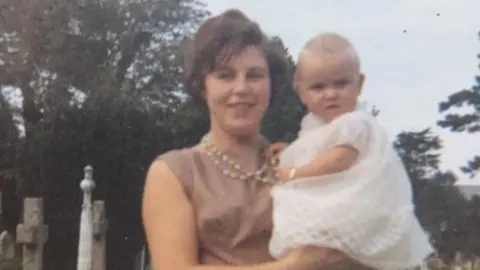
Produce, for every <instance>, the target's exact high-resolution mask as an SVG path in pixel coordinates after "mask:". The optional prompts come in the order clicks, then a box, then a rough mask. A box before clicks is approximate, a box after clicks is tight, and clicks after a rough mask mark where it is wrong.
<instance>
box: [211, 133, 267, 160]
mask: <svg viewBox="0 0 480 270" xmlns="http://www.w3.org/2000/svg"><path fill="white" fill-rule="evenodd" d="M207 136H208V140H209V142H210V143H212V144H213V145H215V148H217V149H218V150H220V151H222V152H225V153H227V154H228V155H230V156H231V157H232V158H235V159H237V160H238V161H240V162H241V161H253V160H255V161H256V162H254V163H257V161H258V158H259V150H260V149H262V147H263V146H264V141H263V138H262V136H261V135H260V134H258V133H256V134H252V135H249V136H233V135H231V134H228V133H226V132H224V131H223V130H220V129H216V128H214V127H212V128H211V129H210V132H209V133H208V134H207ZM252 159H253V160H252ZM242 163H243V162H242Z"/></svg>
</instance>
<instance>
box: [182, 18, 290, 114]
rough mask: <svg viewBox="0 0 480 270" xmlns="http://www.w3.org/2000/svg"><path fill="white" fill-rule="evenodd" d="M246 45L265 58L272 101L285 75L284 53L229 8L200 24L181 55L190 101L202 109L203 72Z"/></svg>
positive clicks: (203, 102) (286, 70)
mask: <svg viewBox="0 0 480 270" xmlns="http://www.w3.org/2000/svg"><path fill="white" fill-rule="evenodd" d="M248 46H256V47H258V48H259V49H260V50H261V51H262V52H263V53H264V55H265V57H266V60H267V63H268V69H269V73H270V80H271V87H272V95H271V96H272V98H273V97H274V96H275V94H276V93H278V92H279V91H281V90H282V89H283V87H284V86H285V84H286V82H287V75H288V69H287V68H288V65H287V61H286V59H285V51H283V48H279V46H278V44H275V43H274V42H270V41H269V39H268V37H267V36H266V35H265V34H264V33H263V32H262V30H261V29H260V27H259V26H258V24H257V23H255V22H254V21H252V20H250V19H249V18H248V17H247V16H245V15H244V14H243V13H242V12H241V11H239V10H236V9H230V10H227V11H225V12H224V13H222V14H220V15H217V16H214V17H211V18H209V19H207V20H206V21H205V22H203V23H202V24H201V25H200V27H199V29H198V31H197V33H196V34H195V36H194V38H193V40H192V41H191V42H189V43H188V44H187V46H186V50H185V51H184V55H183V57H184V60H183V62H184V63H183V70H184V76H185V88H186V90H187V92H188V93H189V94H190V96H191V97H192V99H193V101H195V102H196V103H197V104H198V105H201V106H202V107H203V106H205V105H206V104H205V100H204V98H203V93H204V90H205V87H204V81H205V76H206V75H207V73H209V72H211V71H212V70H213V69H215V68H216V67H217V66H218V65H219V64H221V63H225V62H226V61H228V60H229V59H230V58H231V57H232V56H234V55H235V54H237V53H239V52H240V51H242V50H243V49H244V48H246V47H248ZM272 98H271V99H272Z"/></svg>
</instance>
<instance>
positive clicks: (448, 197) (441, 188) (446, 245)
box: [394, 128, 473, 260]
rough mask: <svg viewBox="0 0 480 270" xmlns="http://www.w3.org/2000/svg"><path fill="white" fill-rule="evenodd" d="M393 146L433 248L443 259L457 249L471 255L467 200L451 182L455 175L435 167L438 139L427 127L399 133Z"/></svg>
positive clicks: (437, 162) (417, 212)
mask: <svg viewBox="0 0 480 270" xmlns="http://www.w3.org/2000/svg"><path fill="white" fill-rule="evenodd" d="M394 148H395V149H396V150H397V152H398V154H399V156H400V158H401V159H402V161H403V163H404V165H405V168H406V170H407V172H408V175H409V177H410V180H411V182H412V186H413V194H414V204H415V213H416V215H417V217H418V218H419V220H420V223H421V225H422V227H423V228H424V229H425V230H426V231H427V232H428V233H429V235H430V240H431V242H432V244H433V245H434V247H435V248H436V249H437V251H438V252H439V253H440V255H441V256H442V257H443V258H444V259H446V260H451V259H452V258H453V256H454V255H455V253H456V252H457V251H463V252H465V253H467V254H468V253H469V254H471V252H472V248H473V247H472V245H473V244H472V243H470V241H469V239H470V238H471V237H472V235H473V231H472V230H471V229H470V228H471V227H469V225H470V224H471V215H470V214H469V209H470V203H469V202H468V201H467V199H466V198H465V197H464V196H463V195H462V193H461V192H460V191H459V190H458V189H457V188H456V187H455V186H454V185H453V183H454V182H455V180H456V177H455V175H453V174H452V173H451V172H442V171H441V170H440V169H439V164H440V153H439V151H440V150H441V148H442V143H441V140H440V138H439V137H438V136H436V135H434V134H432V132H431V131H430V129H428V128H427V129H424V130H421V131H416V132H402V133H400V134H398V136H397V138H396V140H395V142H394ZM465 243H469V244H468V245H466V244H465Z"/></svg>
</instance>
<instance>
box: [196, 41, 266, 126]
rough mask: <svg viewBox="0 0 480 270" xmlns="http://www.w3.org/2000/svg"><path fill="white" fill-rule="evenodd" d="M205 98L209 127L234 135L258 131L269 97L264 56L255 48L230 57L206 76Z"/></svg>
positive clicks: (248, 48)
mask: <svg viewBox="0 0 480 270" xmlns="http://www.w3.org/2000/svg"><path fill="white" fill-rule="evenodd" d="M204 95H205V96H204V97H205V100H206V102H207V106H208V108H209V111H210V118H211V121H212V125H217V126H220V127H221V128H223V129H225V130H227V131H228V132H230V133H233V134H236V135H250V134H253V133H256V132H259V128H260V122H261V121H262V118H263V116H264V114H265V111H266V109H267V107H268V105H269V101H270V95H271V89H270V74H269V70H268V64H267V60H266V57H265V55H264V54H263V53H262V51H261V50H259V49H258V48H256V47H254V46H251V47H246V48H245V49H244V50H242V51H240V52H239V53H238V54H236V55H233V56H232V57H231V58H230V60H229V61H228V62H226V63H224V64H223V65H220V66H217V67H216V68H215V69H214V70H213V71H212V72H210V73H208V74H207V76H206V77H205V92H204Z"/></svg>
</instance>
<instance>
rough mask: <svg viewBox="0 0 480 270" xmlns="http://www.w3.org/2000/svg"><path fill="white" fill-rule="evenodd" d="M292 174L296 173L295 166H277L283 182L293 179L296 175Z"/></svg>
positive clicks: (278, 175)
mask: <svg viewBox="0 0 480 270" xmlns="http://www.w3.org/2000/svg"><path fill="white" fill-rule="evenodd" d="M292 174H294V168H293V167H285V168H277V178H278V180H279V181H281V182H285V181H289V180H292V179H293V178H294V176H295V175H292Z"/></svg>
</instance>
